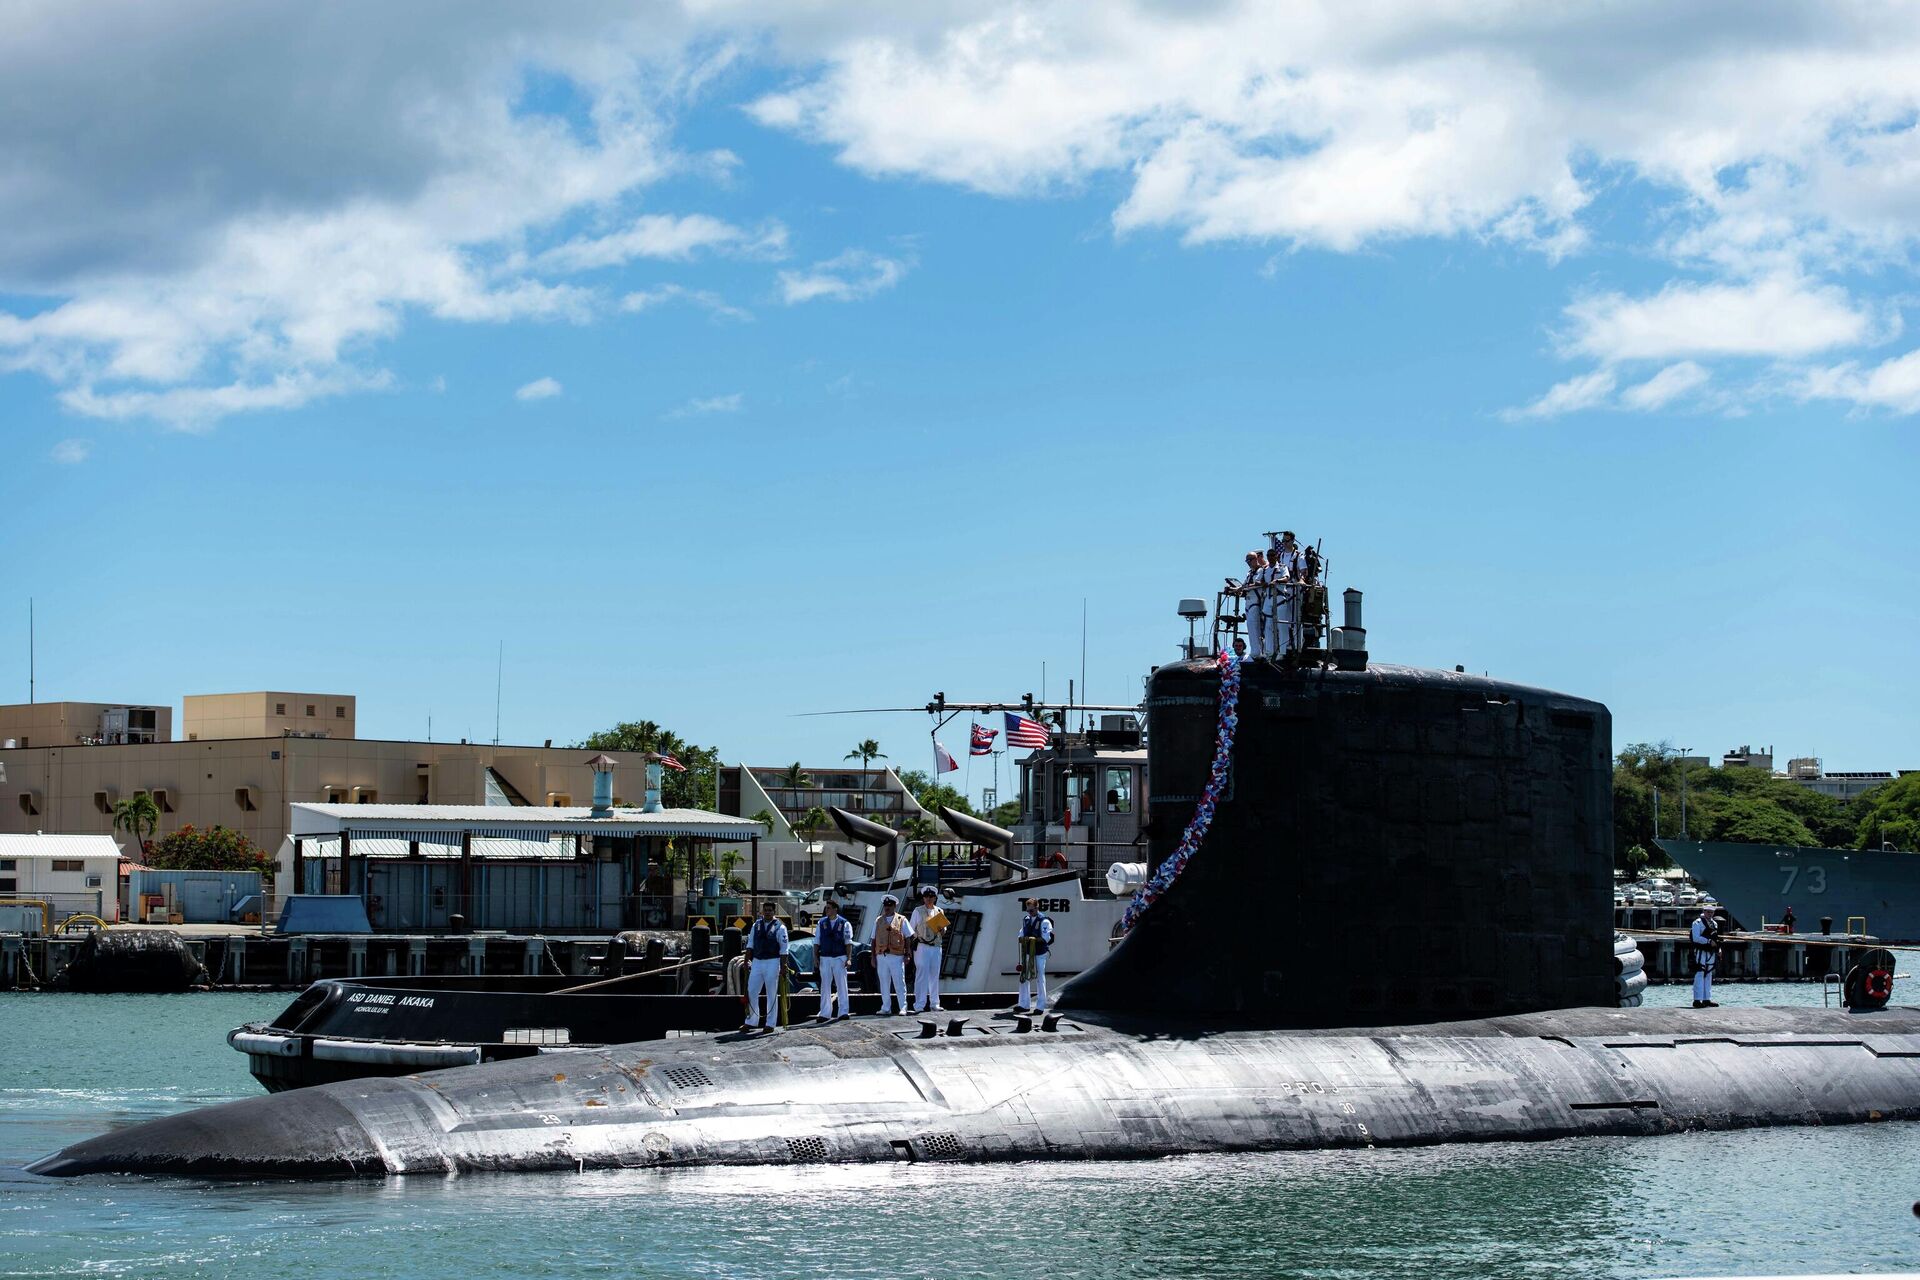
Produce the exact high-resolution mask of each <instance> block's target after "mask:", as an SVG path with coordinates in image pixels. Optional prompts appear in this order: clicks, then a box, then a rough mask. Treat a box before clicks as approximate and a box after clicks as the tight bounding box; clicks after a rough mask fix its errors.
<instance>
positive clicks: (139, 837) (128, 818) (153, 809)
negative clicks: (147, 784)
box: [113, 791, 160, 851]
mask: <svg viewBox="0 0 1920 1280" xmlns="http://www.w3.org/2000/svg"><path fill="white" fill-rule="evenodd" d="M159 825H160V806H159V805H157V804H155V803H154V801H153V797H152V796H151V795H149V794H147V793H146V792H144V791H136V792H134V793H133V794H132V795H130V796H128V797H127V798H126V799H125V800H122V801H120V802H119V803H117V804H115V805H114V806H113V829H114V830H115V831H124V832H126V833H127V834H128V835H130V836H132V837H133V842H134V844H135V845H136V846H137V847H138V848H139V849H140V850H142V851H144V850H145V849H146V846H147V840H148V838H149V837H151V836H152V835H153V833H154V829H155V828H157V827H158V826H159Z"/></svg>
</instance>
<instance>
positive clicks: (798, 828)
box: [791, 804, 833, 851]
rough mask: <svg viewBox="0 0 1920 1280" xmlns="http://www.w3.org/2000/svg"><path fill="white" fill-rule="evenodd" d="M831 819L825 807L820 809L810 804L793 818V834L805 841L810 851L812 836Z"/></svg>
mask: <svg viewBox="0 0 1920 1280" xmlns="http://www.w3.org/2000/svg"><path fill="white" fill-rule="evenodd" d="M832 820H833V819H831V818H829V817H828V816H827V811H826V810H825V809H822V808H821V807H820V806H819V805H817V804H816V805H811V806H809V807H808V809H807V811H806V812H805V813H803V814H801V815H800V816H799V817H797V818H795V819H794V820H793V822H792V823H791V825H792V827H793V834H795V835H797V836H799V837H800V839H801V840H803V841H805V842H806V845H807V848H808V850H809V851H811V850H812V848H813V837H814V836H815V835H816V834H817V833H818V832H819V830H820V828H822V827H824V826H826V825H827V823H829V822H831V821H832Z"/></svg>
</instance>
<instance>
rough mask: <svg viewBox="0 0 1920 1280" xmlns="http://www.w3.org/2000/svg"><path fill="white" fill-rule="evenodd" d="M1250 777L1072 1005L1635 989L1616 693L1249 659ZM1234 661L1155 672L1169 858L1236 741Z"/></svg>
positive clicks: (1066, 1001) (1596, 996) (1149, 702)
mask: <svg viewBox="0 0 1920 1280" xmlns="http://www.w3.org/2000/svg"><path fill="white" fill-rule="evenodd" d="M1240 673H1241V687H1240V694H1239V701H1238V725H1237V729H1236V731H1235V734H1234V740H1233V747H1232V752H1231V767H1230V770H1229V772H1228V774H1227V778H1226V788H1225V791H1224V792H1223V794H1222V797H1221V800H1220V802H1219V804H1218V806H1217V808H1216V810H1215V816H1214V819H1213V822H1212V825H1211V827H1210V829H1209V830H1208V831H1207V833H1206V836H1205V838H1204V839H1203V840H1202V841H1201V842H1200V844H1199V846H1198V848H1197V849H1196V851H1195V852H1194V853H1193V854H1192V856H1191V859H1190V861H1188V863H1187V864H1186V866H1185V867H1184V869H1182V870H1181V872H1180V874H1179V876H1178V877H1177V878H1176V879H1175V880H1174V881H1173V882H1172V884H1171V885H1170V886H1169V887H1167V889H1166V890H1165V891H1164V893H1163V894H1162V895H1161V896H1160V897H1159V899H1158V900H1157V901H1155V902H1154V903H1153V904H1152V905H1151V906H1150V907H1149V908H1148V909H1147V910H1145V911H1144V912H1143V913H1141V915H1140V917H1139V919H1138V920H1137V921H1136V922H1135V924H1134V927H1133V929H1132V931H1131V932H1130V933H1128V934H1127V936H1126V937H1125V938H1124V939H1122V940H1121V941H1120V942H1119V943H1118V944H1117V945H1116V946H1115V948H1114V949H1113V950H1112V951H1111V952H1109V953H1108V955H1107V956H1106V957H1105V958H1104V959H1102V960H1101V962H1100V963H1098V964H1096V965H1094V966H1093V967H1092V968H1090V969H1088V970H1087V971H1086V973H1085V974H1083V975H1081V976H1080V977H1079V978H1077V979H1075V980H1074V981H1073V982H1071V983H1070V984H1068V985H1067V986H1066V987H1065V988H1064V989H1063V990H1062V992H1061V993H1060V1004H1061V1005H1062V1006H1063V1007H1069V1008H1077V1009H1088V1010H1095V1009H1098V1010H1109V1011H1113V1012H1117V1013H1118V1012H1127V1013H1140V1014H1143V1015H1151V1016H1155V1017H1166V1016H1168V1015H1177V1014H1192V1015H1195V1016H1201V1017H1218V1018H1221V1019H1225V1020H1231V1021H1233V1022H1236V1023H1240V1024H1244V1025H1249V1026H1264V1027H1294V1026H1297V1027H1339V1026H1358V1025H1373V1024H1381V1023H1389V1024H1407V1023H1416V1022H1444V1021H1452V1020H1456V1019H1463V1018H1479V1017H1487V1016H1493V1015H1500V1014H1515V1013H1529V1012H1535V1011H1540V1010H1547V1009H1559V1008H1568V1007H1574V1006H1583V1005H1604V1006H1613V1005H1615V1004H1616V1003H1617V997H1616V992H1615V973H1614V962H1613V912H1612V869H1613V858H1612V820H1613V815H1612V803H1613V802H1612V788H1611V774H1610V767H1609V766H1610V752H1611V738H1612V722H1611V717H1610V715H1609V714H1608V711H1607V709H1606V707H1604V706H1602V705H1601V704H1599V703H1597V702H1591V701H1588V700H1586V699H1584V698H1575V697H1570V696H1568V695H1565V694H1560V693H1551V692H1548V691H1546V690H1544V689H1533V688H1528V687H1525V686H1521V685H1515V684H1508V683H1504V682H1501V681H1498V680H1491V679H1486V678H1482V677H1477V676H1471V675H1466V674H1463V673H1459V672H1452V671H1428V670H1422V669H1418V668H1413V667H1397V666H1383V665H1373V666H1368V667H1364V668H1362V669H1358V670H1353V669H1349V670H1337V669H1328V668H1325V667H1320V666H1311V665H1302V666H1289V665H1287V664H1280V665H1276V664H1274V663H1272V662H1266V661H1252V662H1243V663H1241V664H1240ZM1221 682H1222V668H1221V666H1220V665H1219V664H1218V662H1217V661H1216V660H1215V659H1214V658H1212V657H1210V656H1199V657H1194V658H1191V659H1187V660H1182V661H1178V662H1173V663H1170V664H1168V665H1166V666H1163V667H1160V668H1159V669H1158V670H1156V671H1155V672H1154V673H1153V675H1152V677H1151V678H1150V680H1149V683H1148V690H1147V697H1146V713H1147V726H1148V761H1149V769H1150V771H1151V774H1152V777H1153V796H1152V805H1151V812H1150V819H1151V822H1150V827H1149V833H1148V834H1149V840H1150V858H1151V867H1150V870H1157V869H1158V868H1159V867H1160V865H1161V864H1162V863H1163V862H1164V861H1165V860H1166V859H1167V858H1168V857H1169V855H1171V854H1172V853H1173V852H1174V851H1175V849H1176V847H1177V846H1178V845H1179V843H1180V839H1181V836H1182V833H1183V831H1184V830H1185V829H1186V827H1187V824H1188V822H1189V820H1190V819H1191V818H1192V817H1193V815H1194V812H1195V809H1196V806H1197V804H1198V802H1199V800H1200V797H1201V793H1202V791H1203V789H1204V787H1205V786H1206V783H1207V780H1208V776H1209V773H1210V769H1211V766H1212V763H1213V758H1214V754H1215V737H1216V730H1217V727H1218V724H1219V702H1220V692H1221Z"/></svg>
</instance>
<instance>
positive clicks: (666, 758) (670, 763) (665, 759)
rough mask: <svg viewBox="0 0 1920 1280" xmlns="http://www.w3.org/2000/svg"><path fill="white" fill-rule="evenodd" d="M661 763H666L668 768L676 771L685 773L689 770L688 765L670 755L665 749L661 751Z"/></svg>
mask: <svg viewBox="0 0 1920 1280" xmlns="http://www.w3.org/2000/svg"><path fill="white" fill-rule="evenodd" d="M660 763H661V764H663V765H665V766H666V767H667V768H669V769H672V770H675V771H676V772H679V773H685V772H686V771H687V766H685V765H683V764H681V763H680V762H679V761H678V760H675V759H674V758H673V757H672V756H670V755H668V754H667V753H666V752H664V751H662V752H661V753H660Z"/></svg>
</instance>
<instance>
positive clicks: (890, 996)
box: [873, 894, 909, 1014]
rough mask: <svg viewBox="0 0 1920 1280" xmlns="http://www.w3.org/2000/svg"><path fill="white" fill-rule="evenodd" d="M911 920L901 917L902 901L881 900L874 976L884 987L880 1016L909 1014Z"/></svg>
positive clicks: (875, 924)
mask: <svg viewBox="0 0 1920 1280" xmlns="http://www.w3.org/2000/svg"><path fill="white" fill-rule="evenodd" d="M908 941H909V935H908V933H907V918H906V917H905V916H903V915H901V914H900V899H898V898H896V897H894V896H893V895H892V894H888V895H887V896H886V897H884V898H882V899H880V914H879V915H877V916H875V917H874V920H873V976H874V977H875V978H877V979H878V980H879V983H880V1012H881V1013H883V1014H884V1013H905V1012H906V1011H907V946H908Z"/></svg>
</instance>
